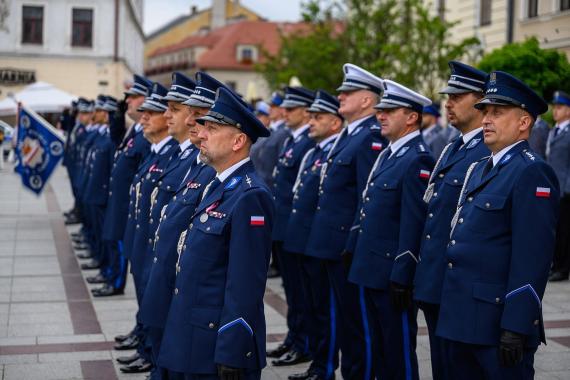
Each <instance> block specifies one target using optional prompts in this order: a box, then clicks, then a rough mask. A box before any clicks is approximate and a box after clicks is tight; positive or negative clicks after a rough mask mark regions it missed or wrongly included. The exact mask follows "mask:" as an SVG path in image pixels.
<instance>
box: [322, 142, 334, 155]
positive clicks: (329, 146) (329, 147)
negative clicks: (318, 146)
mask: <svg viewBox="0 0 570 380" xmlns="http://www.w3.org/2000/svg"><path fill="white" fill-rule="evenodd" d="M332 146H333V141H331V142H329V143H328V144H327V145H325V147H324V148H323V152H328V151H329V150H331V148H332Z"/></svg>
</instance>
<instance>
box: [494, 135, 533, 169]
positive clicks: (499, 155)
mask: <svg viewBox="0 0 570 380" xmlns="http://www.w3.org/2000/svg"><path fill="white" fill-rule="evenodd" d="M523 141H525V140H519V141H517V142H516V143H514V144H512V145H509V146H507V147H505V148H503V149H501V150H500V151H498V152H497V153H496V154H493V155H492V156H491V157H492V158H493V167H494V166H495V165H497V163H499V162H500V161H501V158H503V156H504V155H505V154H507V152H508V151H509V150H511V148H513V147H514V146H515V145H517V144H520V143H521V142H523Z"/></svg>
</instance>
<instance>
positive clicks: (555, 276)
mask: <svg viewBox="0 0 570 380" xmlns="http://www.w3.org/2000/svg"><path fill="white" fill-rule="evenodd" d="M566 280H568V273H562V272H552V274H551V275H550V277H548V281H551V282H558V281H566Z"/></svg>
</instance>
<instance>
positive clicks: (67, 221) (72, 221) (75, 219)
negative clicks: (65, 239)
mask: <svg viewBox="0 0 570 380" xmlns="http://www.w3.org/2000/svg"><path fill="white" fill-rule="evenodd" d="M64 223H65V225H66V226H69V225H72V224H81V218H79V217H78V216H76V215H70V216H69V217H68V218H65V222H64Z"/></svg>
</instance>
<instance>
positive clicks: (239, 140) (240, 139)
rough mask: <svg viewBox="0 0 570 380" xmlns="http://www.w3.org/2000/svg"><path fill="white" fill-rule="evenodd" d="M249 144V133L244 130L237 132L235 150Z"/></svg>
mask: <svg viewBox="0 0 570 380" xmlns="http://www.w3.org/2000/svg"><path fill="white" fill-rule="evenodd" d="M246 144H247V135H246V134H245V133H243V132H240V133H237V134H236V136H235V139H234V145H233V147H232V148H233V151H234V152H237V151H238V150H240V149H242V148H243V147H244V146H245V145H246Z"/></svg>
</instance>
